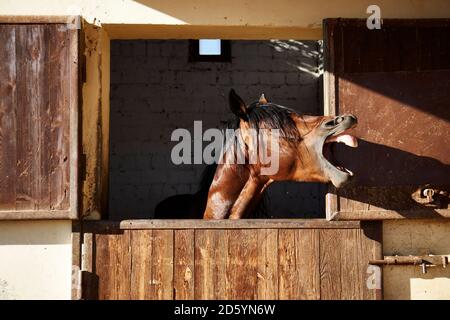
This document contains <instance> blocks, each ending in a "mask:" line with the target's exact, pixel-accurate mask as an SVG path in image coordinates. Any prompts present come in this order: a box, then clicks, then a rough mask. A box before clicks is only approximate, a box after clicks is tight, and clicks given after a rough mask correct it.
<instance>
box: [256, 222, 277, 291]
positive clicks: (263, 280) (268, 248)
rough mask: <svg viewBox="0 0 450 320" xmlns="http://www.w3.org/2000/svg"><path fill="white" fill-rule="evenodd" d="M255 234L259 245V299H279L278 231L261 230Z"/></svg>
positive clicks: (257, 283) (257, 281)
mask: <svg viewBox="0 0 450 320" xmlns="http://www.w3.org/2000/svg"><path fill="white" fill-rule="evenodd" d="M255 232H256V237H257V243H258V262H257V270H256V271H257V274H256V277H257V279H256V285H257V287H256V290H257V292H256V296H257V299H259V300H274V299H278V272H279V270H278V230H277V229H259V230H255Z"/></svg>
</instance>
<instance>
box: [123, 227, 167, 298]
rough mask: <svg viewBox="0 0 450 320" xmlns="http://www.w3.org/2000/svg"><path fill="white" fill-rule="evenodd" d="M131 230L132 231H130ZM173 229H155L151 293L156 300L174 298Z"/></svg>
mask: <svg viewBox="0 0 450 320" xmlns="http://www.w3.org/2000/svg"><path fill="white" fill-rule="evenodd" d="M128 232H131V231H128ZM173 240H174V231H173V230H153V238H152V247H153V248H152V260H151V267H152V273H151V274H152V278H151V279H150V280H149V281H150V295H151V297H152V298H154V299H156V300H171V299H173V245H174V241H173Z"/></svg>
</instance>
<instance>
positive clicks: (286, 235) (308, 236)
mask: <svg viewBox="0 0 450 320" xmlns="http://www.w3.org/2000/svg"><path fill="white" fill-rule="evenodd" d="M278 246H279V252H278V255H279V271H278V272H279V298H280V299H320V278H319V233H318V231H317V230H295V229H291V230H280V231H279V243H278Z"/></svg>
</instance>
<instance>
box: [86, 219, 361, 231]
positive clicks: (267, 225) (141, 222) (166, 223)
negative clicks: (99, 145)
mask: <svg viewBox="0 0 450 320" xmlns="http://www.w3.org/2000/svg"><path fill="white" fill-rule="evenodd" d="M103 225H104V227H105V228H106V229H107V228H109V227H111V228H117V227H119V228H121V229H124V230H126V229H130V230H133V229H136V230H139V229H283V228H286V229H323V228H330V229H336V228H338V229H344V228H350V229H354V228H359V227H360V223H359V221H327V220H325V219H306V220H305V219H269V220H262V219H261V220H257V219H256V220H255V219H240V220H228V219H226V220H202V219H134V220H122V221H120V223H117V222H110V221H101V222H95V223H92V226H95V227H96V228H99V227H102V226H103ZM86 227H88V228H89V222H87V223H86ZM97 230H98V229H97Z"/></svg>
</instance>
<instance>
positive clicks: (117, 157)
mask: <svg viewBox="0 0 450 320" xmlns="http://www.w3.org/2000/svg"><path fill="white" fill-rule="evenodd" d="M188 46H189V42H188V41H187V40H133V41H129V40H127V41H123V40H120V41H119V40H114V41H112V43H111V119H110V120H111V126H110V128H111V129H110V130H111V133H110V202H109V210H110V219H113V220H119V219H126V218H151V217H152V215H153V210H154V208H155V206H156V204H157V203H158V202H159V201H161V200H163V199H165V198H166V197H169V196H171V195H175V194H183V193H195V192H196V191H197V189H198V182H199V180H200V177H201V173H202V170H203V168H204V166H203V165H174V164H172V162H171V160H170V152H171V149H172V147H173V146H174V145H175V144H176V142H171V141H170V136H171V133H172V131H173V130H174V129H176V128H186V129H188V130H189V131H190V132H193V123H194V121H195V120H201V121H203V129H204V130H206V129H208V128H218V127H221V125H222V124H223V122H224V121H226V120H227V119H230V118H232V114H231V112H230V111H229V109H228V101H227V96H228V91H229V90H230V88H234V89H235V90H236V91H237V92H238V94H239V95H240V96H241V97H243V98H244V100H246V101H248V102H251V101H254V100H257V99H258V97H259V96H260V94H261V93H265V95H266V97H267V98H268V99H269V101H271V102H275V103H278V104H281V105H285V106H288V107H291V108H294V109H296V110H298V111H299V112H302V113H306V114H321V113H322V96H321V92H322V88H321V67H320V64H321V62H320V61H321V43H320V42H318V41H294V40H289V41H279V40H272V41H232V42H231V46H232V62H231V63H217V62H188ZM324 190H325V188H324V186H322V185H319V184H310V183H293V182H283V183H277V184H274V185H272V186H271V187H270V188H269V190H268V192H269V198H270V202H269V203H270V205H269V212H270V213H271V214H272V215H274V216H277V217H293V216H295V217H323V216H324Z"/></svg>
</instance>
